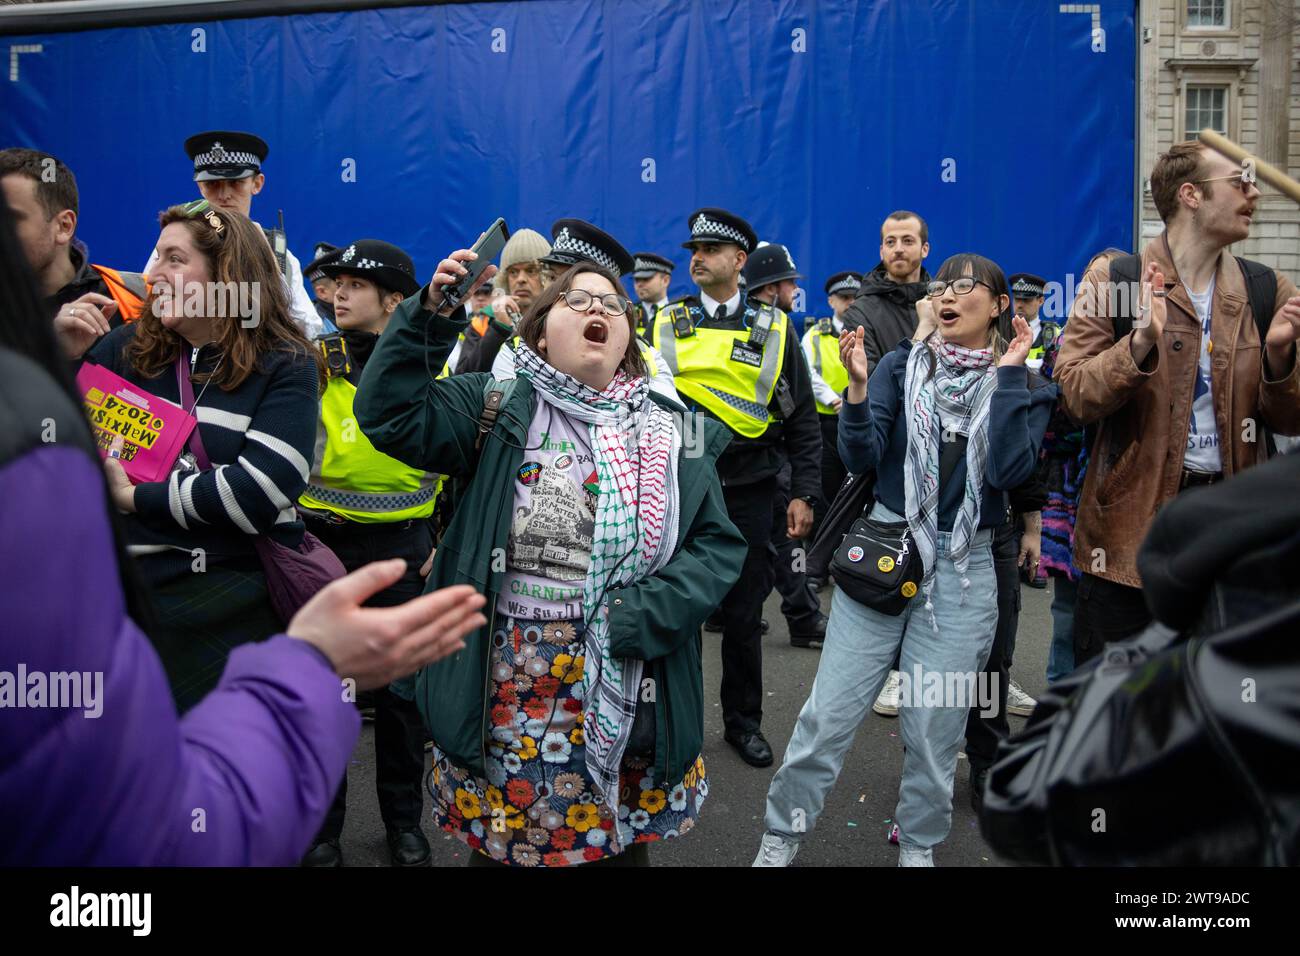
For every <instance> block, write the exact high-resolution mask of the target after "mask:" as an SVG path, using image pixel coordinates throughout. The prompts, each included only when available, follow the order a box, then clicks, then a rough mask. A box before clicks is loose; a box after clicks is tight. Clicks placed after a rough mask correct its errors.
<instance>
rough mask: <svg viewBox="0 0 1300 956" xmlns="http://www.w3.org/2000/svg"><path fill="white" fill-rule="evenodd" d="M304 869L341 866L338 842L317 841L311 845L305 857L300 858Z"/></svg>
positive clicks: (340, 851)
mask: <svg viewBox="0 0 1300 956" xmlns="http://www.w3.org/2000/svg"><path fill="white" fill-rule="evenodd" d="M302 865H303V866H305V867H312V868H315V867H328V866H342V865H343V851H342V850H340V849H339V841H338V840H319V841H317V842H316V843H313V844H312V845H311V849H310V850H308V851H307V855H306V856H304V857H303V858H302Z"/></svg>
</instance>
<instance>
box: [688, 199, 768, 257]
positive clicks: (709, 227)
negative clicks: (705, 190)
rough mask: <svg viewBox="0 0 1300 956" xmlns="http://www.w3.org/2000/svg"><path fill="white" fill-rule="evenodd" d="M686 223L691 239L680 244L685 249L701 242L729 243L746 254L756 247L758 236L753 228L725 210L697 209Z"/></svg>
mask: <svg viewBox="0 0 1300 956" xmlns="http://www.w3.org/2000/svg"><path fill="white" fill-rule="evenodd" d="M687 223H689V225H690V228H691V238H690V239H688V240H687V241H686V242H683V243H682V247H683V248H685V249H690V248H691V247H692V246H695V245H696V244H698V243H703V242H730V243H732V244H733V245H737V246H740V248H742V249H744V250H745V251H746V252H753V251H754V247H755V246H757V245H758V235H757V233H755V232H754V228H753V227H752V226H751V225H750V224H749V223H747V222H745V220H743V219H741V218H740V217H739V216H737V215H734V214H732V213H729V212H727V210H725V209H717V208H715V207H712V206H706V207H705V208H703V209H697V210H695V212H693V213H691V215H690V218H689V219H687Z"/></svg>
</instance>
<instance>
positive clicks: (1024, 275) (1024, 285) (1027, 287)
mask: <svg viewBox="0 0 1300 956" xmlns="http://www.w3.org/2000/svg"><path fill="white" fill-rule="evenodd" d="M1007 282H1008V283H1010V285H1011V295H1012V297H1014V298H1017V299H1032V298H1034V297H1036V296H1040V295H1042V294H1043V287H1044V286H1045V285H1047V280H1046V279H1044V278H1043V277H1042V276H1036V275H1034V274H1033V273H1030V272H1017V273H1016V274H1015V275H1013V276H1011V277H1010V278H1009V279H1007Z"/></svg>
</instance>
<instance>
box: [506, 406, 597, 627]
mask: <svg viewBox="0 0 1300 956" xmlns="http://www.w3.org/2000/svg"><path fill="white" fill-rule="evenodd" d="M524 448H525V449H527V450H526V451H525V452H524V460H523V464H522V465H520V466H519V471H518V472H517V473H516V474H515V475H514V476H513V480H514V510H513V512H512V514H511V518H510V538H509V541H508V542H507V545H506V572H505V578H504V580H503V581H502V582H501V593H500V594H499V595H498V596H497V613H499V614H506V615H509V616H510V617H515V618H521V619H523V620H529V621H562V620H574V619H575V618H581V617H582V584H583V582H584V581H585V580H586V578H587V569H588V567H589V566H590V565H591V545H592V536H593V535H594V534H595V530H596V503H597V501H598V498H599V487H600V486H599V482H598V480H597V477H596V461H595V458H594V457H593V456H592V453H591V444H590V440H589V438H588V435H587V426H586V425H585V424H584V423H583V422H580V421H575V420H572V419H570V418H569V417H568V416H567V415H565V414H564V413H563V412H560V411H558V410H557V409H556V408H555V407H554V406H552V405H549V404H548V403H546V402H544V401H541V400H540V399H538V400H536V412H535V413H534V414H533V420H532V421H531V422H529V424H528V437H527V440H526V441H525V442H524Z"/></svg>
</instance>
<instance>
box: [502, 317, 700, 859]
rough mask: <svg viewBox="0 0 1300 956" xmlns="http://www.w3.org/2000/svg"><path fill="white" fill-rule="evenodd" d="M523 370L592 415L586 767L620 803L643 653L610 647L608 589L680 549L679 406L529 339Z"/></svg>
mask: <svg viewBox="0 0 1300 956" xmlns="http://www.w3.org/2000/svg"><path fill="white" fill-rule="evenodd" d="M515 372H516V374H517V375H519V376H521V377H523V378H527V379H528V380H529V381H530V382H532V385H533V389H534V391H535V392H536V393H537V396H538V398H539V399H540V400H541V401H543V402H546V403H547V404H548V405H550V406H552V407H553V408H555V409H557V410H559V411H560V412H562V413H564V414H565V415H568V416H569V417H570V418H573V419H576V420H578V421H582V422H585V423H586V425H587V433H588V437H589V438H590V441H591V450H592V456H593V457H594V458H595V463H596V473H597V476H598V479H599V482H600V490H599V498H598V501H597V504H596V527H595V534H594V535H593V536H592V543H591V566H590V567H589V568H588V570H587V577H586V580H584V581H583V585H582V613H583V619H584V621H585V623H586V635H585V638H584V652H585V654H586V666H585V667H584V668H583V674H582V681H583V698H582V699H583V709H584V716H583V735H584V737H585V738H586V757H587V771H588V773H590V774H591V778H592V780H593V781H594V782H595V784H596V785H597V786H598V787H599V788H600V792H601V793H602V794H603V795H604V798H605V802H606V805H607V806H609V807H611V808H617V807H618V796H619V794H618V790H619V765H620V763H621V762H622V759H623V752H624V751H625V750H626V748H627V741H628V737H629V736H630V734H631V732H632V722H633V720H634V718H635V716H636V708H637V700H638V698H639V695H640V692H641V675H642V671H643V665H644V662H643V661H640V660H634V659H632V658H616V657H613V656H612V655H611V654H610V641H609V608H608V605H607V603H606V596H607V594H608V593H609V591H610V590H611V589H613V588H621V587H627V586H628V585H631V584H635V583H636V582H638V581H640V580H642V579H644V578H647V577H649V576H650V575H652V574H654V573H656V572H657V571H658V570H659V569H660V568H662V567H663V566H664V565H665V564H667V563H668V559H669V558H670V557H672V553H673V549H674V548H675V547H676V544H677V530H678V516H679V502H678V485H677V463H678V456H679V454H680V452H681V446H682V437H681V431H680V429H679V428H678V426H677V423H676V421H675V420H674V418H673V416H672V414H671V413H669V412H668V410H667V409H665V408H663V407H662V406H660V405H658V404H657V403H655V402H654V401H652V400H651V399H650V385H649V381H648V380H647V379H645V378H642V377H639V376H631V375H628V374H627V373H626V372H623V371H621V370H620V371H619V372H617V373H615V375H614V378H613V380H612V381H611V382H610V383H609V385H608V386H607V387H606V388H605V390H604V391H602V392H598V391H596V390H595V389H594V388H591V387H590V386H589V385H584V384H583V383H582V382H579V381H578V380H577V379H575V378H574V377H573V376H571V375H568V374H566V373H564V372H561V371H559V370H557V369H556V368H554V367H553V366H552V365H550V364H549V363H547V362H546V361H545V360H544V359H543V358H542V357H541V356H539V355H538V354H537V353H536V352H534V351H533V350H532V349H531V348H529V347H528V346H527V345H526V344H524V343H522V342H521V343H519V346H518V348H516V349H515ZM620 842H628V841H627V840H620Z"/></svg>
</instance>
